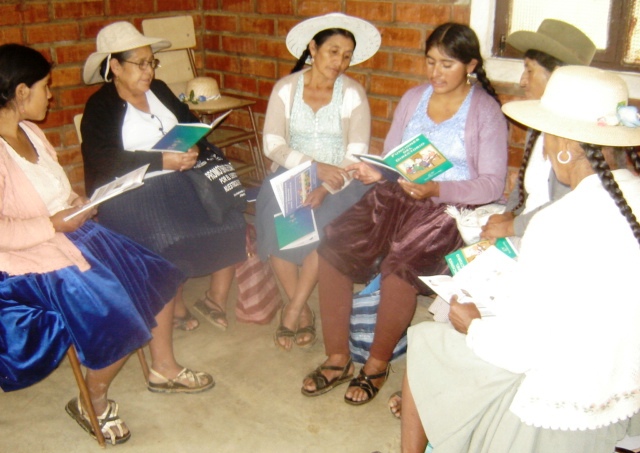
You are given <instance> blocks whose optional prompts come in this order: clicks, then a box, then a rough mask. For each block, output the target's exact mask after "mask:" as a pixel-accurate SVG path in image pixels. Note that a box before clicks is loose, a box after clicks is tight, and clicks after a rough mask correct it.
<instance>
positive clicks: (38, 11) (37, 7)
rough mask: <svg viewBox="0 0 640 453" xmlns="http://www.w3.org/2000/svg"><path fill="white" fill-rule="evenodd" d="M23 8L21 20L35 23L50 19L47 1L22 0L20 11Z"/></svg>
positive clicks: (25, 22) (26, 22)
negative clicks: (25, 0)
mask: <svg viewBox="0 0 640 453" xmlns="http://www.w3.org/2000/svg"><path fill="white" fill-rule="evenodd" d="M20 10H21V13H22V14H21V16H22V18H21V22H22V23H24V24H34V23H42V22H48V21H49V6H48V5H47V2H21V6H20V7H18V11H20Z"/></svg>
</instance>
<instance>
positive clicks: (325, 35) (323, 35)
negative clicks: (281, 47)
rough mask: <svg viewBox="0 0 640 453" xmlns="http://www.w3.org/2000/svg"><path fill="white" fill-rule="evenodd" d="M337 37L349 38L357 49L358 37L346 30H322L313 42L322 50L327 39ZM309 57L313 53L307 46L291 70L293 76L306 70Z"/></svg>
mask: <svg viewBox="0 0 640 453" xmlns="http://www.w3.org/2000/svg"><path fill="white" fill-rule="evenodd" d="M335 35H340V36H344V37H345V38H349V39H350V40H351V41H353V48H354V49H355V48H356V37H355V36H354V35H353V33H351V32H350V31H349V30H345V29H344V28H327V29H325V30H321V31H319V32H318V33H316V34H315V36H314V37H313V41H315V43H316V46H318V48H320V46H322V44H324V42H325V41H326V40H327V39H329V38H331V37H332V36H335ZM309 57H311V52H310V51H309V45H308V44H307V47H306V49H304V52H302V55H300V58H298V61H297V62H296V65H295V66H294V67H293V69H292V70H291V74H293V73H294V72H298V71H300V70H301V69H302V68H304V65H305V64H306V63H307V59H308V58H309Z"/></svg>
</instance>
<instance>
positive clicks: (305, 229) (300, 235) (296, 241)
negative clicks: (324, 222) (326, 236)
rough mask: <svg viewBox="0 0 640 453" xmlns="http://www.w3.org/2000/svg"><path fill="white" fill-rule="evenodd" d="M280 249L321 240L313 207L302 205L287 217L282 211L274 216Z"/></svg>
mask: <svg viewBox="0 0 640 453" xmlns="http://www.w3.org/2000/svg"><path fill="white" fill-rule="evenodd" d="M273 221H274V222H275V227H276V236H277V238H278V247H280V250H287V249H292V248H295V247H301V246H303V245H307V244H311V243H312V242H316V241H318V240H320V238H319V236H318V227H317V226H316V218H315V216H314V214H313V209H311V208H310V207H309V206H302V207H300V208H298V209H296V210H295V211H294V212H293V213H292V214H290V215H288V216H287V217H285V216H283V215H282V213H281V212H279V213H278V214H276V215H275V216H274V218H273Z"/></svg>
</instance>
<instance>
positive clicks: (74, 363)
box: [67, 345, 149, 448]
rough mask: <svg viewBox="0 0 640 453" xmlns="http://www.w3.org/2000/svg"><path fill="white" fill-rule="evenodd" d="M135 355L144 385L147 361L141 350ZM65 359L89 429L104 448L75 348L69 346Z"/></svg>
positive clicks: (103, 441) (147, 372)
mask: <svg viewBox="0 0 640 453" xmlns="http://www.w3.org/2000/svg"><path fill="white" fill-rule="evenodd" d="M137 355H138V360H139V361H140V366H141V367H142V374H143V376H144V380H145V381H144V382H145V385H146V384H147V382H148V381H149V365H148V364H147V360H146V357H145V355H144V351H143V350H142V348H140V349H138V350H137ZM67 357H68V358H69V363H70V364H71V370H72V371H73V377H74V378H75V379H76V383H77V384H78V390H79V391H80V399H81V401H82V406H83V407H84V408H85V409H86V410H87V413H88V415H89V422H90V423H91V428H93V432H94V433H95V435H96V439H97V441H98V444H100V446H101V447H102V448H104V447H105V439H104V435H103V434H102V431H101V430H100V424H99V423H98V416H97V415H96V411H95V410H94V408H93V404H92V403H91V398H89V388H88V387H87V381H85V379H84V376H83V375H82V368H81V366H80V361H79V360H78V353H77V352H76V348H75V347H74V346H73V345H71V346H69V349H68V350H67Z"/></svg>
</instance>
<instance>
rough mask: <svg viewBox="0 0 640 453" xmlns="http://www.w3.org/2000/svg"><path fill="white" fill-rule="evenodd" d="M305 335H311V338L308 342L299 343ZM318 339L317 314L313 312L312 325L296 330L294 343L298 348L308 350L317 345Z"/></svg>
mask: <svg viewBox="0 0 640 453" xmlns="http://www.w3.org/2000/svg"><path fill="white" fill-rule="evenodd" d="M304 335H309V336H310V337H311V338H309V339H308V340H306V341H299V340H300V339H302V337H303V336H304ZM317 339H318V338H317V336H316V314H315V313H314V311H313V310H311V324H309V325H308V326H304V327H300V328H299V329H298V330H296V334H295V339H294V342H295V344H296V346H298V347H300V348H302V349H308V348H310V347H311V346H313V345H314V344H315V343H316V340H317Z"/></svg>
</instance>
